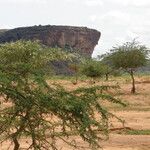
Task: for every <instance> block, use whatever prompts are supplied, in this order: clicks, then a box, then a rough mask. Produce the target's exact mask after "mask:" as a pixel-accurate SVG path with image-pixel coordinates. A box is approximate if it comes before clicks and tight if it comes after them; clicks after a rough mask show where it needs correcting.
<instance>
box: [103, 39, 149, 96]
mask: <svg viewBox="0 0 150 150" xmlns="http://www.w3.org/2000/svg"><path fill="white" fill-rule="evenodd" d="M147 56H148V49H147V47H145V46H144V45H140V44H139V43H138V42H136V41H135V40H133V41H131V42H126V43H125V44H123V45H121V46H118V47H114V48H113V49H112V50H111V52H110V53H108V54H106V55H104V60H109V62H110V64H111V65H112V67H113V68H116V69H123V70H124V71H126V72H128V73H129V74H130V75H131V78H132V85H133V86H132V90H131V92H132V93H135V83H134V82H135V81H134V71H136V70H137V68H139V67H142V66H144V65H146V62H147Z"/></svg>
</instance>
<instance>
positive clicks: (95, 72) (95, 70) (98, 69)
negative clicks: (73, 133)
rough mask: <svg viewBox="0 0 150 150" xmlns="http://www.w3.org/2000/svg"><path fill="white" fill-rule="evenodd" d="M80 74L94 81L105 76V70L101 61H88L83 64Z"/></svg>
mask: <svg viewBox="0 0 150 150" xmlns="http://www.w3.org/2000/svg"><path fill="white" fill-rule="evenodd" d="M80 72H81V73H82V74H83V75H86V76H87V77H90V78H92V79H93V81H94V80H95V79H96V78H98V77H102V76H103V74H104V68H103V65H102V64H101V63H100V62H99V61H96V60H92V59H88V60H85V61H84V62H83V63H82V65H81V67H80Z"/></svg>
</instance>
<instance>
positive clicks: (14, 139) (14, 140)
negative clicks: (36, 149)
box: [13, 137, 20, 150]
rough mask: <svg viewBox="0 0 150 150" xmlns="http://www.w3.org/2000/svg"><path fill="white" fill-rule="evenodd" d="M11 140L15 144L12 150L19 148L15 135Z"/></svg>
mask: <svg viewBox="0 0 150 150" xmlns="http://www.w3.org/2000/svg"><path fill="white" fill-rule="evenodd" d="M13 142H14V145H15V146H14V150H19V147H20V144H19V142H18V140H17V138H16V137H14V138H13Z"/></svg>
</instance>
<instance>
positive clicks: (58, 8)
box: [0, 0, 150, 57]
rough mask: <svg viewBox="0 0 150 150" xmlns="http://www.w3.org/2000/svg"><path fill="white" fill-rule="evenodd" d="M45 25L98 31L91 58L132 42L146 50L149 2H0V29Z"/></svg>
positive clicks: (149, 42) (149, 41)
mask: <svg viewBox="0 0 150 150" xmlns="http://www.w3.org/2000/svg"><path fill="white" fill-rule="evenodd" d="M48 24H49V25H71V26H86V27H89V28H93V29H96V30H98V31H100V32H101V38H100V40H99V43H98V45H97V46H96V47H95V50H94V53H93V57H95V56H96V55H101V54H103V53H105V52H107V51H109V49H111V48H112V47H113V46H116V45H120V44H122V43H124V42H127V41H131V40H133V39H134V38H137V40H138V41H139V42H141V43H142V44H145V45H147V46H148V47H150V0H0V29H11V28H16V27H22V26H33V25H48Z"/></svg>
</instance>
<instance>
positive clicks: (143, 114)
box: [0, 76, 150, 150]
mask: <svg viewBox="0 0 150 150" xmlns="http://www.w3.org/2000/svg"><path fill="white" fill-rule="evenodd" d="M57 82H58V83H59V84H60V83H61V84H63V85H64V86H65V87H66V88H67V89H70V90H73V89H75V88H77V87H78V86H89V83H87V82H85V81H82V82H80V84H77V85H73V84H72V83H71V82H70V81H62V80H60V81H57ZM97 84H99V85H103V84H119V85H120V87H121V89H119V90H117V91H113V94H114V95H115V96H116V97H118V98H120V99H122V100H123V101H125V102H126V103H127V104H128V106H127V107H126V108H122V107H120V106H116V105H114V106H111V105H109V104H108V107H109V109H110V111H111V112H113V113H114V114H116V115H117V116H118V117H120V118H122V119H123V120H125V126H126V127H129V128H131V129H134V130H149V131H150V76H146V77H140V78H139V77H138V78H136V88H137V93H136V94H134V95H133V94H130V87H131V84H130V80H129V79H123V80H122V79H120V80H116V81H115V80H113V81H109V82H98V83H97ZM112 123H113V124H114V127H122V125H121V124H120V123H119V122H118V121H116V120H112ZM77 140H78V139H77ZM78 142H79V144H80V145H84V142H82V141H80V140H79V141H78ZM58 144H59V145H61V147H62V150H69V149H70V150H71V149H72V148H70V147H68V146H67V145H63V143H61V142H59V141H58ZM101 145H102V147H103V150H150V134H147V135H138V134H137V135H129V134H123V133H122V134H117V133H116V132H111V134H110V137H109V140H108V141H104V142H102V143H101ZM6 146H8V143H5V144H4V145H1V146H0V147H1V148H0V150H6ZM87 149H88V148H87Z"/></svg>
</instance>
